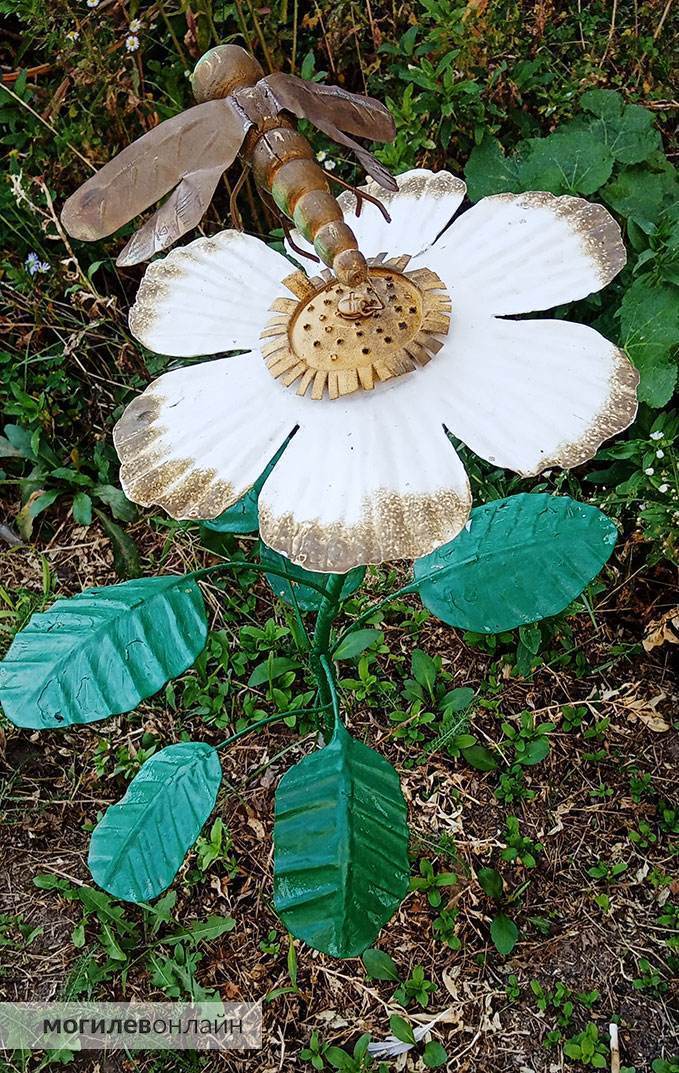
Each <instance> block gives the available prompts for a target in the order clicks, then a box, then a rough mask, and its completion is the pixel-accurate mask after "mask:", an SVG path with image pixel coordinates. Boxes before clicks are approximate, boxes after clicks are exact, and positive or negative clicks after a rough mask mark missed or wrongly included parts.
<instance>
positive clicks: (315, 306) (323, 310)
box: [262, 255, 451, 399]
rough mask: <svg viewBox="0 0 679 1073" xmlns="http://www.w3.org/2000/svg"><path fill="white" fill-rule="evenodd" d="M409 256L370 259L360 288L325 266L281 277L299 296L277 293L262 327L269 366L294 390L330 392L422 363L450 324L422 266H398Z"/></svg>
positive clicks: (344, 391)
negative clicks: (308, 274)
mask: <svg viewBox="0 0 679 1073" xmlns="http://www.w3.org/2000/svg"><path fill="white" fill-rule="evenodd" d="M409 260H410V258H409V257H396V258H391V259H389V260H386V259H385V257H384V255H382V256H381V257H376V258H372V259H371V260H370V261H369V262H368V264H369V266H370V275H369V284H368V286H367V287H366V288H364V289H362V290H361V291H360V292H359V291H351V290H350V288H348V287H346V286H344V285H343V284H341V283H339V281H338V280H337V279H336V278H335V276H333V274H332V273H331V272H329V271H325V272H323V273H321V275H319V276H316V277H314V278H313V279H309V278H307V277H306V276H305V275H304V274H303V273H302V272H295V273H293V275H291V276H288V277H287V278H286V279H285V280H284V283H285V285H286V286H287V287H288V289H289V290H290V291H292V292H293V294H295V295H297V300H294V299H290V298H278V299H276V301H275V302H274V304H273V307H272V308H273V310H274V311H275V314H276V315H275V316H274V318H273V319H272V320H271V321H270V322H269V324H268V325H267V327H266V328H265V330H264V331H263V332H262V353H263V355H264V358H265V361H266V363H267V366H268V368H269V371H270V372H271V374H272V376H275V377H277V378H279V379H280V380H281V382H282V383H283V384H285V385H286V386H290V385H292V384H295V383H297V381H299V383H298V384H297V394H298V395H305V394H306V393H307V391H308V390H309V388H311V398H312V399H321V398H322V397H323V395H324V393H325V391H326V389H327V392H328V395H329V397H330V398H331V399H334V398H338V397H339V396H340V395H349V394H351V393H352V392H354V391H358V390H359V389H364V390H367V391H369V390H371V389H372V388H373V387H374V385H375V381H376V380H377V381H380V380H389V379H391V378H392V377H394V376H400V375H401V374H402V373H407V372H410V371H411V370H412V369H414V368H416V367H417V366H418V365H426V363H427V362H428V361H430V360H431V358H432V356H433V355H434V354H435V353H437V351H438V350H440V348H441V345H442V344H441V341H440V339H438V338H436V336H443V335H446V334H447V332H448V328H449V325H450V309H451V306H450V301H449V300H448V296H447V293H446V291H445V288H444V285H443V283H442V282H441V280H440V279H439V277H438V276H437V275H436V274H435V273H434V272H431V271H430V270H429V269H428V268H420V269H416V270H415V271H414V272H406V271H404V270H405V268H406V265H407V264H408V261H409Z"/></svg>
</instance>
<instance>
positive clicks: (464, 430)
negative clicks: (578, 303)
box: [429, 317, 639, 476]
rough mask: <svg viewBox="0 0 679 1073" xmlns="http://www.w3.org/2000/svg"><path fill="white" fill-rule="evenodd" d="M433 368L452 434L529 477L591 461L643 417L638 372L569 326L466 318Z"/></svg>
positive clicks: (591, 335) (598, 338) (588, 333)
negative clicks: (639, 407)
mask: <svg viewBox="0 0 679 1073" xmlns="http://www.w3.org/2000/svg"><path fill="white" fill-rule="evenodd" d="M429 368H430V369H431V376H432V378H433V379H434V380H436V381H437V382H438V384H437V393H438V395H439V396H440V398H441V399H442V400H443V406H442V408H441V410H440V412H442V413H443V414H444V421H445V424H446V426H447V427H448V428H449V429H450V431H451V432H452V433H453V434H454V435H455V436H457V437H458V438H459V439H461V440H463V441H464V443H466V444H467V446H468V447H471V449H472V451H474V452H475V453H476V454H478V455H481V457H482V458H485V459H487V460H488V461H489V462H492V463H494V464H495V465H497V466H506V467H507V468H508V469H513V470H515V471H516V472H517V473H521V474H523V475H525V476H528V475H531V474H535V473H540V472H542V471H543V470H545V469H547V468H549V467H550V466H564V467H566V468H570V467H572V466H577V465H580V464H581V463H582V462H586V461H587V460H588V459H589V458H592V457H593V456H594V454H596V451H597V449H598V448H599V446H600V445H601V443H603V441H604V440H607V439H608V438H609V437H611V436H615V435H616V434H617V433H618V432H621V431H622V430H623V429H625V428H627V426H628V425H629V424H631V422H632V421H633V420H634V417H635V414H636V411H637V397H636V387H637V384H638V383H639V375H638V373H637V371H636V369H635V368H634V366H633V365H632V364H631V362H630V361H629V360H628V358H627V357H626V356H625V354H624V353H623V352H622V351H621V350H618V348H617V347H616V346H614V345H613V343H610V342H609V341H608V340H607V339H604V337H603V336H602V335H600V334H599V333H598V332H596V331H595V330H594V329H593V328H588V327H586V326H585V325H584V324H574V323H572V322H570V321H562V320H521V321H514V320H501V319H495V318H483V319H479V320H476V321H474V320H468V319H467V318H464V317H461V318H458V319H457V320H453V328H452V330H451V334H450V336H449V337H448V340H447V341H446V343H445V344H444V347H443V349H442V350H441V352H440V353H439V354H438V355H437V357H436V359H435V360H434V361H432V363H431V366H430V367H429ZM433 390H436V386H435V387H434V388H433Z"/></svg>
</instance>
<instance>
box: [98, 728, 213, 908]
mask: <svg viewBox="0 0 679 1073" xmlns="http://www.w3.org/2000/svg"><path fill="white" fill-rule="evenodd" d="M221 781H222V769H221V765H220V763H219V754H218V753H217V751H216V749H213V748H212V746H211V745H208V744H207V743H206V742H199V741H184V742H181V743H180V744H179V745H168V746H167V748H166V749H161V750H160V752H159V753H155V754H154V756H152V757H151V758H150V760H147V761H146V763H145V764H144V766H143V767H142V768H141V770H140V772H139V774H138V775H136V776H135V778H134V779H133V780H132V782H131V783H130V785H129V786H128V788H127V793H126V794H125V796H124V797H123V799H122V800H121V801H119V802H118V803H117V804H116V805H111V807H110V808H108V809H107V810H106V812H105V814H104V817H103V819H102V820H100V821H99V823H98V824H97V826H96V827H95V829H94V831H93V833H92V841H91V842H90V853H89V857H88V860H87V863H88V866H89V869H90V872H91V873H92V878H93V879H94V881H95V883H98V884H99V886H100V887H103V888H104V890H107V891H108V892H109V894H113V895H114V896H115V897H116V898H122V899H123V900H124V901H126V902H146V901H148V900H149V899H150V898H156V897H157V896H158V895H159V894H161V893H162V892H163V891H164V890H165V889H166V888H167V887H169V885H170V883H171V882H172V880H173V879H174V877H175V875H176V874H177V871H178V870H179V868H180V867H181V864H182V862H183V860H184V857H185V856H186V854H187V851H188V850H189V849H190V848H191V846H192V845H193V843H194V842H195V841H196V839H197V837H198V834H199V832H200V829H201V827H202V826H203V824H204V823H205V821H206V820H207V818H208V816H209V815H210V813H211V812H212V809H213V808H214V804H215V801H216V799H217V791H218V790H219V785H220V783H221Z"/></svg>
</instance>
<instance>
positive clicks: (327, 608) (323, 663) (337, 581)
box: [311, 574, 344, 738]
mask: <svg viewBox="0 0 679 1073" xmlns="http://www.w3.org/2000/svg"><path fill="white" fill-rule="evenodd" d="M343 587H344V574H329V575H328V579H327V581H326V583H325V592H324V594H323V599H322V600H321V606H320V607H319V609H318V615H317V616H316V628H315V629H314V636H313V639H312V642H311V669H312V671H313V672H314V675H315V677H316V682H317V683H318V696H319V698H320V701H321V706H322V707H323V708H324V709H327V708H332V710H333V714H334V718H333V721H332V725H331V724H330V723H329V721H326V734H325V736H326V738H328V737H329V736H330V735H331V733H332V729H333V725H334V723H335V721H336V720H337V719H339V717H340V716H339V701H338V698H337V689H336V687H335V675H334V671H333V667H332V662H331V660H332V653H331V648H330V636H331V632H332V625H333V622H334V621H335V619H336V618H337V615H338V613H339V610H340V607H341V605H342V589H343Z"/></svg>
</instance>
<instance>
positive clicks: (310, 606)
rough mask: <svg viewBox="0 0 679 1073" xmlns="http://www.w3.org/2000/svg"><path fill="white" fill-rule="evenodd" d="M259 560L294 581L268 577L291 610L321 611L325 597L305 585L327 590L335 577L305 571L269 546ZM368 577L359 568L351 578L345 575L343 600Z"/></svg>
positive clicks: (260, 547) (359, 567)
mask: <svg viewBox="0 0 679 1073" xmlns="http://www.w3.org/2000/svg"><path fill="white" fill-rule="evenodd" d="M259 556H260V559H261V560H262V563H263V565H264V566H273V567H275V568H276V570H281V571H283V572H284V573H286V574H287V576H288V577H289V578H290V580H289V581H288V580H287V578H284V577H279V576H278V575H277V574H266V580H267V581H268V582H269V585H270V586H271V588H272V589H273V591H274V592H275V593H276V596H278V598H279V599H280V600H282V601H283V603H286V604H288V606H289V607H294V606H295V603H296V604H297V607H299V609H300V611H318V609H319V607H320V606H321V601H322V597H321V594H320V592H317V591H316V589H311V588H309V586H308V585H306V584H305V582H307V581H312V582H314V584H316V585H323V586H325V584H326V582H327V580H328V578H330V577H333V576H334V575H333V574H317V573H314V571H312V570H305V569H304V568H303V567H301V566H295V564H294V563H291V562H290V560H289V559H286V558H285V556H284V555H279V554H278V552H277V551H273V549H272V548H268V547H267V546H266V544H260V546H259ZM364 577H365V567H364V566H357V567H356V568H355V569H354V570H350V571H349V573H348V574H345V575H344V584H343V585H342V593H341V596H340V599H342V600H346V598H347V596H350V595H351V593H352V592H355V591H356V589H357V588H358V587H359V585H360V584H361V582H362V581H363V578H364Z"/></svg>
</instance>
